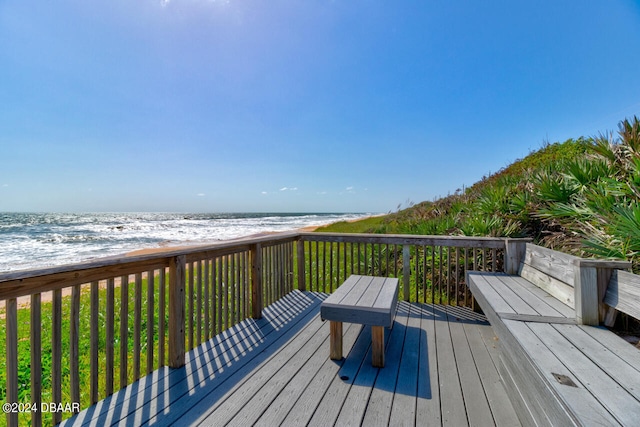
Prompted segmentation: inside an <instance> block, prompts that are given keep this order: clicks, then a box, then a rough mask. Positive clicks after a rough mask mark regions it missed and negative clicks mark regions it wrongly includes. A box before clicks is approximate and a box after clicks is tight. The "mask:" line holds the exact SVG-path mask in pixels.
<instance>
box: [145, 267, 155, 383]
mask: <svg viewBox="0 0 640 427" xmlns="http://www.w3.org/2000/svg"><path fill="white" fill-rule="evenodd" d="M155 294H156V293H155V271H154V270H149V271H148V272H147V370H146V373H147V375H148V374H150V373H151V372H153V369H154V366H153V341H154V333H153V332H154V329H155V328H154V326H155V322H154V314H155V306H154V299H155Z"/></svg>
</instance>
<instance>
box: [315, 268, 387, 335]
mask: <svg viewBox="0 0 640 427" xmlns="http://www.w3.org/2000/svg"><path fill="white" fill-rule="evenodd" d="M343 288H344V289H343ZM387 288H388V289H387ZM383 289H384V290H383ZM397 295H398V280H397V279H390V278H381V277H371V276H351V277H350V278H349V279H347V282H345V284H344V285H342V286H340V287H339V288H338V289H337V290H336V292H334V293H333V294H331V295H330V296H329V297H328V298H327V299H326V300H325V301H324V302H323V303H322V305H321V308H320V315H321V316H322V318H323V319H327V320H334V321H340V322H348V323H360V324H364V325H373V326H385V327H389V326H391V324H392V323H393V316H394V314H395V308H396V305H397Z"/></svg>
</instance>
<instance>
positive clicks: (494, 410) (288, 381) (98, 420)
mask: <svg viewBox="0 0 640 427" xmlns="http://www.w3.org/2000/svg"><path fill="white" fill-rule="evenodd" d="M324 298H326V294H320V293H312V292H299V291H294V292H292V293H290V294H288V295H287V296H286V297H285V298H283V299H281V300H279V301H278V302H276V303H275V304H273V305H271V306H269V307H268V308H266V309H265V310H264V317H263V318H262V319H260V320H246V321H244V322H242V323H241V324H240V325H238V326H236V327H233V328H232V329H230V330H228V331H226V332H224V333H223V334H221V335H218V336H217V337H215V338H214V339H212V340H210V341H208V342H207V343H205V344H203V345H202V346H200V347H198V348H196V349H195V350H193V351H191V352H189V353H188V355H187V363H186V366H185V367H184V368H180V369H169V368H163V369H161V370H158V371H155V372H154V373H152V374H151V375H149V376H147V377H144V378H143V379H141V380H140V381H137V382H136V383H134V384H132V385H130V386H129V387H127V388H125V389H123V390H121V391H119V392H117V393H115V394H114V395H112V396H111V397H109V398H107V399H105V400H102V401H100V402H98V404H97V405H95V406H93V407H90V408H88V409H87V410H85V411H83V412H81V413H80V414H78V415H77V416H76V417H74V418H72V419H69V420H66V421H65V422H64V423H63V424H64V425H66V426H80V425H96V426H103V425H126V426H133V425H135V426H139V425H154V426H164V425H172V424H175V423H179V424H180V425H212V426H213V425H215V426H221V425H238V426H240V425H241V426H246V425H264V426H274V425H290V426H302V425H317V426H329V425H338V426H342V425H366V426H370V425H394V426H395V425H408V426H411V425H427V424H428V425H434V426H435V425H451V426H464V425H478V426H489V425H501V426H502V425H504V426H515V425H519V421H518V418H517V417H516V414H515V412H514V409H513V407H512V405H511V402H510V401H509V398H508V396H507V394H506V392H505V390H504V388H503V385H502V383H501V382H500V379H499V376H498V373H497V370H496V367H495V364H496V363H497V358H498V356H497V348H496V347H497V345H498V344H497V341H496V338H495V336H494V334H493V331H492V329H491V327H490V326H489V324H488V323H487V322H486V319H485V318H484V317H483V316H481V315H478V314H476V313H473V312H472V311H470V310H468V309H462V308H457V307H448V306H447V307H445V306H438V305H435V306H434V305H424V304H409V303H406V302H400V303H399V304H398V311H397V315H396V319H395V323H394V325H393V328H392V329H391V330H386V332H385V335H386V338H385V339H386V340H387V341H386V342H387V346H386V348H387V349H386V366H385V368H382V369H379V368H374V367H372V366H371V328H370V327H367V326H364V327H363V326H362V325H357V324H345V328H344V354H345V355H346V356H345V358H344V359H342V360H341V361H333V360H330V359H329V322H323V321H322V320H321V319H320V316H319V309H320V302H321V301H322V300H323V299H324Z"/></svg>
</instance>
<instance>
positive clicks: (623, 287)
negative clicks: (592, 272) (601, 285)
mask: <svg viewBox="0 0 640 427" xmlns="http://www.w3.org/2000/svg"><path fill="white" fill-rule="evenodd" d="M604 303H605V304H607V305H608V306H609V307H611V308H613V309H615V310H618V311H621V312H623V313H626V314H628V315H630V316H632V317H635V318H636V319H640V276H638V275H637V274H633V273H629V272H627V271H622V270H615V271H613V273H612V274H611V280H610V281H609V286H608V287H607V292H606V294H605V297H604ZM612 316H613V317H612ZM614 321H615V312H614V311H610V312H609V313H607V316H606V318H605V325H607V326H613V322H614Z"/></svg>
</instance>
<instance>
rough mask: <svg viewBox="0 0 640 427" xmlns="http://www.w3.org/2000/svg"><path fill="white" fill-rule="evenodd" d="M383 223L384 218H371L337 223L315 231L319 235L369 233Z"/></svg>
mask: <svg viewBox="0 0 640 427" xmlns="http://www.w3.org/2000/svg"><path fill="white" fill-rule="evenodd" d="M383 223H384V216H372V217H368V218H364V219H361V220H357V221H339V222H335V223H333V224H329V225H325V226H322V227H319V228H318V229H316V232H319V233H323V232H324V233H370V232H373V231H375V230H376V229H377V228H378V227H380V226H381V225H382V224H383Z"/></svg>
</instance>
